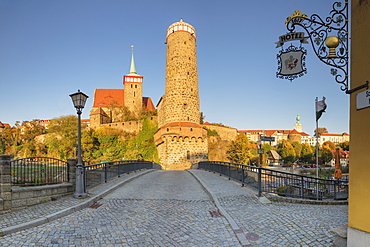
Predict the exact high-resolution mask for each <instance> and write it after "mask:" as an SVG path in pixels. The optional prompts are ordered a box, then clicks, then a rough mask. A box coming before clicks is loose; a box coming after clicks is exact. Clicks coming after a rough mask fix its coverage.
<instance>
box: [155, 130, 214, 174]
mask: <svg viewBox="0 0 370 247" xmlns="http://www.w3.org/2000/svg"><path fill="white" fill-rule="evenodd" d="M154 140H155V143H156V145H157V150H158V154H159V157H160V159H161V165H162V167H163V169H166V170H185V169H189V168H190V167H191V165H192V164H193V163H196V162H199V161H204V160H207V158H208V139H207V131H206V130H205V129H204V128H202V127H201V126H200V125H198V126H197V127H196V124H194V126H193V125H191V126H183V125H178V126H171V124H169V125H167V127H163V128H160V129H159V130H158V131H157V132H156V133H155V135H154Z"/></svg>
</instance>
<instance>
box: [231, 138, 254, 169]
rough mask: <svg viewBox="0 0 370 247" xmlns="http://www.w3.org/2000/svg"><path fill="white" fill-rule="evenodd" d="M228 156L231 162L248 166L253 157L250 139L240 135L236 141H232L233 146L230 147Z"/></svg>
mask: <svg viewBox="0 0 370 247" xmlns="http://www.w3.org/2000/svg"><path fill="white" fill-rule="evenodd" d="M226 156H227V158H228V159H229V160H230V161H231V162H234V163H239V164H248V161H249V158H250V156H251V146H250V144H249V140H248V137H246V136H245V135H242V134H239V135H238V136H237V137H236V139H235V141H232V142H231V145H230V146H229V147H228V150H227V151H226Z"/></svg>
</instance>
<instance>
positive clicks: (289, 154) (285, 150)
mask: <svg viewBox="0 0 370 247" xmlns="http://www.w3.org/2000/svg"><path fill="white" fill-rule="evenodd" d="M276 151H277V152H278V154H279V155H280V156H281V158H282V159H283V160H284V163H288V164H289V163H293V162H294V161H295V159H296V155H295V150H294V147H293V145H292V144H291V143H290V142H288V141H285V140H283V141H281V142H280V143H278V145H277V150H276Z"/></svg>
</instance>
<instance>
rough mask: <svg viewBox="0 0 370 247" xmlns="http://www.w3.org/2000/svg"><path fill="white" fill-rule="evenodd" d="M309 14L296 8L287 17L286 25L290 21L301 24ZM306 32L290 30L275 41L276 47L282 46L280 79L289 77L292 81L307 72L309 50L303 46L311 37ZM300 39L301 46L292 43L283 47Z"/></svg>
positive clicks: (279, 69) (277, 73)
mask: <svg viewBox="0 0 370 247" xmlns="http://www.w3.org/2000/svg"><path fill="white" fill-rule="evenodd" d="M306 18H307V15H305V14H302V13H301V12H299V11H298V10H296V11H295V12H294V13H293V14H292V16H290V17H288V18H287V19H286V22H285V25H288V23H295V24H301V23H303V22H304V20H306ZM304 35H305V33H304V32H293V30H290V32H289V33H287V34H284V35H281V36H280V37H279V41H277V42H275V44H276V48H278V47H281V50H280V52H279V54H278V55H277V59H278V72H276V77H277V78H280V79H288V80H290V81H292V80H294V79H296V78H298V77H301V76H303V75H304V74H307V70H306V68H305V66H306V63H305V60H306V54H307V51H306V49H304V48H303V47H302V44H308V41H307V39H308V38H309V37H305V36H304ZM293 41H300V46H299V47H296V46H294V45H293V44H292V43H291V44H290V46H289V47H288V48H287V49H284V48H283V45H284V44H285V43H286V42H293Z"/></svg>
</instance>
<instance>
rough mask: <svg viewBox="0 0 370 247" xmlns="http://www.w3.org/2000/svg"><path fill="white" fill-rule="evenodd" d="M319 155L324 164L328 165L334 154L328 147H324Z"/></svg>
mask: <svg viewBox="0 0 370 247" xmlns="http://www.w3.org/2000/svg"><path fill="white" fill-rule="evenodd" d="M319 155H320V157H321V160H322V162H323V163H324V164H327V163H328V162H330V161H331V160H332V159H333V153H332V151H331V149H329V148H327V147H322V148H321V149H320V152H319Z"/></svg>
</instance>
